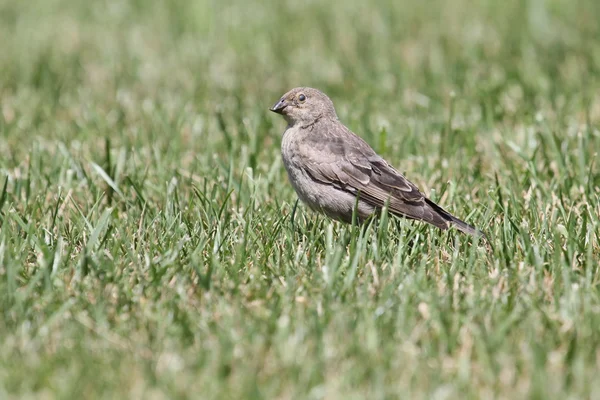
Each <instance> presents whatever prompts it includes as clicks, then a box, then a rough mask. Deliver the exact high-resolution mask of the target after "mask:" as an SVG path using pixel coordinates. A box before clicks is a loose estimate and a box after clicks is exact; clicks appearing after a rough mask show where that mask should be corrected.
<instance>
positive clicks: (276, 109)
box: [269, 99, 288, 114]
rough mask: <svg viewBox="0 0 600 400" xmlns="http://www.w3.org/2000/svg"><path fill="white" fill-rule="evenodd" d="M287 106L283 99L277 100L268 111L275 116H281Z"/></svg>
mask: <svg viewBox="0 0 600 400" xmlns="http://www.w3.org/2000/svg"><path fill="white" fill-rule="evenodd" d="M287 106H288V103H287V101H286V100H285V99H281V100H279V101H278V102H277V103H275V104H273V107H271V108H269V110H271V111H273V112H274V113H277V114H282V111H283V110H284V108H286V107H287Z"/></svg>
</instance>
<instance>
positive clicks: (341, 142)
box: [300, 124, 449, 228]
mask: <svg viewBox="0 0 600 400" xmlns="http://www.w3.org/2000/svg"><path fill="white" fill-rule="evenodd" d="M342 129H343V131H340V130H342ZM332 131H333V132H332ZM327 133H328V134H327V135H325V134H322V135H319V136H320V138H319V137H315V138H314V140H310V139H309V140H307V141H306V142H305V143H302V144H301V145H300V152H301V154H302V155H303V158H304V163H303V164H304V166H305V168H306V170H307V172H308V173H309V174H310V175H311V176H312V178H313V179H314V180H316V181H318V182H321V183H324V184H329V185H332V186H335V187H337V188H339V189H342V190H345V191H347V192H350V193H352V194H355V195H358V196H359V198H360V199H361V200H362V201H365V202H367V203H369V204H371V205H373V206H376V207H383V206H384V205H385V204H386V203H387V205H388V207H389V209H390V211H391V212H393V213H396V214H400V215H403V216H405V217H409V218H414V219H420V220H425V221H427V222H430V223H432V224H434V225H436V226H439V227H441V228H447V227H448V225H449V224H448V219H447V218H444V217H443V216H442V215H440V214H439V213H438V212H436V211H435V210H434V209H433V208H432V207H430V206H429V204H428V202H427V201H426V198H425V196H424V195H423V194H422V193H421V192H420V191H419V189H418V188H417V187H416V186H415V185H414V184H413V183H412V182H410V181H409V180H408V179H406V178H405V177H404V176H403V175H402V174H401V173H399V172H398V171H396V170H395V169H394V168H393V167H392V166H391V165H389V164H388V163H387V162H386V161H385V160H384V159H383V158H381V157H380V156H379V155H377V154H376V153H375V151H374V150H373V149H372V148H371V147H370V146H369V145H368V144H367V143H366V142H365V141H364V140H362V139H361V138H360V137H358V136H356V135H355V134H354V133H352V132H351V131H350V130H348V129H347V128H346V127H345V126H343V125H342V124H339V125H337V126H335V129H330V130H329V131H328V132H327ZM324 137H326V138H327V140H325V141H324V140H323V138H324Z"/></svg>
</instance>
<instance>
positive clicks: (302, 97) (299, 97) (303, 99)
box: [298, 94, 306, 101]
mask: <svg viewBox="0 0 600 400" xmlns="http://www.w3.org/2000/svg"><path fill="white" fill-rule="evenodd" d="M298 100H300V101H306V96H305V95H303V94H301V95H300V96H298Z"/></svg>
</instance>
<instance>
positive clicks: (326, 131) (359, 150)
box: [269, 87, 485, 238]
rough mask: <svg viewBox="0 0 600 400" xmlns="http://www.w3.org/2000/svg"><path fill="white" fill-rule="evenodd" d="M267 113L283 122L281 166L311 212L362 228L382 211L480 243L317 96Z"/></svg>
mask: <svg viewBox="0 0 600 400" xmlns="http://www.w3.org/2000/svg"><path fill="white" fill-rule="evenodd" d="M269 110H270V111H272V112H274V113H277V114H280V115H281V116H283V118H284V119H285V120H286V122H287V127H286V128H285V131H284V133H283V137H282V140H281V156H282V159H283V164H284V166H285V169H286V170H287V174H288V177H289V180H290V182H291V184H292V186H293V187H294V189H295V191H296V193H297V194H298V197H299V198H300V200H301V201H302V202H303V203H305V204H306V205H308V207H309V208H311V209H312V210H315V211H317V212H321V213H324V214H325V215H327V216H329V217H330V218H332V219H335V220H338V221H342V222H345V223H352V220H353V215H355V216H356V218H357V219H358V222H364V221H366V220H367V219H368V218H369V217H370V216H372V215H373V214H375V213H378V212H380V211H381V210H382V209H383V208H384V207H385V206H387V207H388V210H389V212H390V213H391V214H393V215H396V216H399V217H404V218H408V219H413V220H420V221H424V222H427V223H429V224H431V225H433V226H436V227H438V228H440V229H442V230H446V229H449V228H450V227H452V226H454V227H455V228H456V229H458V230H459V231H461V232H464V233H466V234H468V235H471V236H473V237H476V238H481V237H485V234H484V233H483V232H482V231H480V230H479V229H477V228H475V227H473V226H471V225H469V224H467V223H466V222H464V221H462V220H460V219H458V218H457V217H455V216H453V215H452V214H450V213H449V212H447V211H446V210H444V209H443V208H442V207H440V206H439V205H437V204H436V203H434V202H433V201H431V200H430V199H428V198H427V197H425V196H424V195H423V193H421V192H420V191H419V189H418V188H417V186H416V185H415V184H413V183H412V182H410V181H409V180H408V179H406V178H405V177H404V175H402V174H401V173H400V172H398V171H397V170H396V169H395V168H394V167H393V166H392V165H391V164H390V163H388V162H387V161H386V160H384V159H383V158H382V157H381V156H379V155H378V154H377V153H376V152H375V150H373V148H371V146H369V144H368V143H367V142H366V141H365V140H363V139H362V138H361V137H359V136H358V135H356V134H355V133H354V132H352V131H351V130H350V129H348V128H347V127H346V126H345V125H344V124H343V123H342V122H340V120H339V119H338V116H337V113H336V111H335V107H334V105H333V102H332V101H331V99H330V98H329V97H327V95H326V94H325V93H323V92H321V91H320V90H318V89H314V88H310V87H297V88H294V89H292V90H290V91H288V92H287V93H285V94H284V95H283V96H282V97H281V98H280V99H279V100H278V101H277V102H276V103H275V104H274V105H273V106H272V107H271V108H270V109H269Z"/></svg>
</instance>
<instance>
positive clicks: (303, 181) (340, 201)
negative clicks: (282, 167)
mask: <svg viewBox="0 0 600 400" xmlns="http://www.w3.org/2000/svg"><path fill="white" fill-rule="evenodd" d="M286 169H287V172H288V177H289V179H290V183H291V184H292V186H293V187H294V190H295V191H296V193H297V194H298V197H299V198H300V200H302V202H303V203H304V204H306V205H307V206H309V207H310V208H311V209H313V210H315V211H320V212H322V213H324V214H326V215H327V216H329V217H330V218H334V219H337V220H340V221H344V222H352V213H353V211H354V207H355V206H356V196H354V195H353V194H351V193H348V192H346V191H343V190H341V189H338V188H335V187H334V186H331V185H327V184H323V183H320V182H317V181H315V180H313V179H312V177H311V176H310V175H309V174H308V173H307V172H306V171H305V170H304V169H301V168H296V167H294V166H293V165H291V166H289V167H288V166H287V165H286ZM374 210H375V209H374V207H372V206H371V205H369V204H367V203H365V202H363V201H359V203H358V210H357V211H358V217H359V219H365V218H367V217H368V216H369V215H371V214H372V213H373V211H374Z"/></svg>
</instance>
